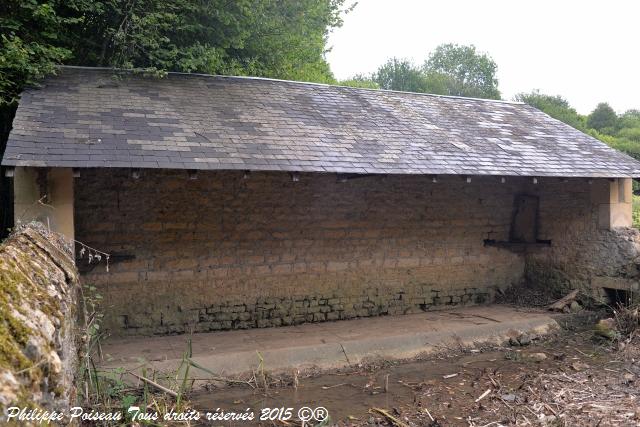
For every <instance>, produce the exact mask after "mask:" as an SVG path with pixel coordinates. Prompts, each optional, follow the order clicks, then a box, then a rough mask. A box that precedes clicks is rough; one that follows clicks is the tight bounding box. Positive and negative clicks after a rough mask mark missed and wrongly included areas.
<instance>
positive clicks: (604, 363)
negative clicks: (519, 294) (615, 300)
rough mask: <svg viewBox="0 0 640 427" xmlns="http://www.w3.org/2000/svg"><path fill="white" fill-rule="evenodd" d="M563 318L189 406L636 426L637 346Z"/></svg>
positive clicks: (387, 419)
mask: <svg viewBox="0 0 640 427" xmlns="http://www.w3.org/2000/svg"><path fill="white" fill-rule="evenodd" d="M559 320H560V323H561V324H563V326H564V329H563V330H562V331H561V332H559V333H558V334H556V335H554V336H552V337H546V338H544V339H541V338H540V337H536V336H521V337H514V339H512V340H511V342H510V343H509V344H505V345H503V346H499V347H490V348H481V349H461V348H446V349H442V353H441V355H439V356H430V357H428V358H425V359H423V360H415V361H410V362H406V363H389V362H377V363H376V362H373V363H369V364H363V365H358V366H352V367H350V368H348V369H344V370H341V371H337V372H332V373H324V374H313V373H311V374H308V375H307V376H301V377H299V378H297V387H295V386H294V385H293V383H294V382H296V380H294V379H292V378H290V377H286V378H283V377H281V378H271V379H270V380H269V381H267V382H268V384H269V387H268V388H267V390H266V392H265V390H264V388H262V389H260V390H258V389H252V388H250V387H242V386H236V387H225V388H214V389H209V390H201V391H197V392H195V393H194V394H193V395H191V396H190V400H191V404H192V406H193V407H195V408H197V409H200V410H216V409H217V408H221V409H223V410H224V411H244V410H246V409H247V408H251V409H252V410H254V411H255V413H256V414H257V415H259V414H260V412H261V409H263V408H282V407H284V408H286V407H292V408H293V409H294V411H297V409H298V408H300V407H303V406H308V407H312V408H315V407H318V406H322V407H324V408H326V409H327V410H328V413H329V415H330V420H327V421H325V423H324V424H322V425H339V426H373V425H380V426H385V425H388V426H392V425H395V426H431V427H436V426H501V425H504V426H511V425H522V426H525V425H534V426H640V399H639V398H640V340H638V339H636V340H632V341H631V342H629V343H624V342H623V343H612V342H610V341H606V340H603V339H599V338H597V337H595V336H594V333H593V325H594V323H595V318H594V317H593V316H589V315H579V316H575V315H573V316H564V317H561V318H559ZM294 418H295V417H294ZM319 424H320V423H316V425H319ZM216 425H220V424H216ZM224 425H230V426H231V425H238V426H240V425H242V426H246V425H251V424H250V423H248V422H246V421H242V422H229V423H227V424H224ZM254 425H265V426H266V425H282V426H287V425H288V426H295V425H300V422H299V421H294V420H291V419H290V420H287V421H278V420H275V421H263V422H259V421H254ZM306 425H313V424H310V423H307V424H306Z"/></svg>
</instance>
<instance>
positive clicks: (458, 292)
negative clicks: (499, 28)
mask: <svg viewBox="0 0 640 427" xmlns="http://www.w3.org/2000/svg"><path fill="white" fill-rule="evenodd" d="M524 185H525V180H524V179H511V180H507V182H506V183H500V180H499V178H474V179H473V180H472V182H471V183H467V182H466V181H465V180H464V179H463V178H461V177H445V178H439V179H438V182H436V183H434V182H432V180H431V178H430V177H426V176H386V177H383V176H369V177H360V178H357V179H351V180H348V181H346V182H339V181H338V180H337V178H336V175H335V174H326V175H324V174H301V175H300V180H299V181H298V182H293V181H292V179H291V177H290V176H289V174H286V173H252V174H251V175H250V176H249V178H248V179H244V178H243V174H242V173H241V172H207V173H202V172H201V173H199V174H198V179H195V180H190V179H189V178H188V174H187V173H186V172H185V171H177V172H171V171H144V173H143V174H142V176H141V177H140V178H139V179H133V178H132V177H131V176H130V173H129V172H127V171H124V170H88V171H83V173H82V177H81V178H78V179H77V180H76V184H75V194H76V197H75V200H76V203H75V217H76V235H77V238H78V240H80V241H83V242H85V243H87V244H89V245H91V246H94V247H96V248H98V249H100V250H103V251H106V252H110V253H112V254H113V256H112V258H111V266H110V271H109V272H108V273H107V271H106V270H105V268H104V265H97V266H94V267H93V269H92V270H91V271H87V272H86V273H85V278H84V280H85V282H86V283H88V284H95V285H97V286H98V287H99V289H100V293H101V294H102V295H103V296H104V297H105V303H106V307H105V309H106V313H107V317H106V319H105V322H106V326H107V327H108V328H109V329H110V330H111V332H112V333H113V334H115V335H122V334H151V333H178V332H186V331H190V330H194V331H209V330H219V329H231V328H248V327H264V326H273V325H289V324H297V323H301V322H309V321H323V320H334V319H346V318H353V317H363V316H372V315H384V314H401V313H409V312H416V311H421V310H428V309H431V308H435V307H441V306H449V305H453V304H466V303H481V302H489V301H491V300H492V299H493V295H494V292H495V289H496V288H497V287H503V288H504V287H507V286H510V285H511V284H513V283H517V282H519V281H520V280H521V279H522V276H523V272H524V259H523V257H522V255H521V254H517V253H513V252H511V251H508V250H504V249H498V248H494V247H485V246H484V240H485V239H494V240H507V239H508V235H509V228H510V223H511V216H512V210H513V199H514V195H515V194H518V193H521V192H522V190H523V186H524ZM585 185H586V183H585ZM81 267H83V266H81ZM83 268H84V269H85V270H86V266H84V267H83Z"/></svg>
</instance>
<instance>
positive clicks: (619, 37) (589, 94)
mask: <svg viewBox="0 0 640 427" xmlns="http://www.w3.org/2000/svg"><path fill="white" fill-rule="evenodd" d="M639 19H640V2H638V1H636V0H608V1H606V2H605V1H592V0H589V1H569V0H537V1H535V2H527V3H525V2H523V1H514V0H511V1H509V0H483V1H478V0H452V1H451V0H450V1H444V0H441V1H426V0H422V1H420V0H395V1H387V0H361V1H360V2H359V4H358V5H357V6H356V8H355V9H354V11H353V12H351V13H350V14H348V15H347V16H346V17H345V22H344V26H343V27H342V28H339V29H337V30H335V31H334V32H333V34H332V35H331V36H330V38H329V45H330V46H332V51H331V52H329V53H328V54H327V59H328V60H329V63H330V64H331V68H332V70H333V72H334V74H335V75H336V77H337V78H339V79H343V78H347V77H350V76H352V75H354V74H356V73H369V72H372V71H374V70H375V69H376V68H377V67H378V66H379V65H380V64H382V63H383V62H385V61H386V59H387V58H389V57H391V56H397V57H407V58H410V59H412V60H414V61H415V62H416V63H419V64H421V63H422V62H423V61H424V59H425V58H426V57H427V55H428V53H429V52H430V51H432V50H433V49H434V48H435V47H436V46H437V45H439V44H441V43H459V44H475V45H476V47H478V49H480V50H481V51H485V52H487V53H489V54H490V55H491V56H492V57H493V59H494V60H495V61H496V62H497V63H498V78H499V81H500V90H501V91H502V94H503V97H504V98H508V99H510V98H511V97H513V95H514V94H516V93H518V92H528V91H530V90H532V89H540V90H541V91H542V92H543V93H548V94H551V95H556V94H559V95H562V96H564V97H565V98H567V99H568V100H569V102H570V103H571V104H572V105H573V106H574V107H575V108H576V109H577V110H578V111H579V112H581V113H588V112H590V111H591V110H592V109H593V108H594V107H595V106H596V104H597V103H598V102H601V101H607V102H609V103H610V104H611V106H612V107H613V108H614V109H616V110H617V111H619V112H622V111H624V110H626V109H629V108H640V82H639V77H640V76H639V68H640V67H639V66H640V49H639V48H638V47H639V44H638V43H639V41H640V21H639Z"/></svg>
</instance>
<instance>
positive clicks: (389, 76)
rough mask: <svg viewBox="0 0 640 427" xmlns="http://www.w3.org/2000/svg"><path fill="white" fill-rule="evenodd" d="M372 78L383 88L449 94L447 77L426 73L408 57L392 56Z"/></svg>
mask: <svg viewBox="0 0 640 427" xmlns="http://www.w3.org/2000/svg"><path fill="white" fill-rule="evenodd" d="M371 80H373V81H374V82H376V83H377V84H378V86H379V87H380V88H382V89H388V90H398V91H403V92H419V93H433V94H439V95H447V94H448V93H447V85H446V78H443V76H441V75H437V74H432V75H428V74H426V73H425V72H424V71H423V70H422V69H420V67H418V66H416V65H414V64H413V63H412V62H411V61H409V60H408V59H398V58H391V59H389V60H387V62H386V63H384V64H383V65H381V66H380V67H379V68H378V70H377V71H376V72H375V73H373V75H372V76H371Z"/></svg>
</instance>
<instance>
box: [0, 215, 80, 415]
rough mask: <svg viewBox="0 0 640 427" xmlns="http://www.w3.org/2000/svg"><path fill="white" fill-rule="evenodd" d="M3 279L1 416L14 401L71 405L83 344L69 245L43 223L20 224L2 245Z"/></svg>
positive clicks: (32, 405)
mask: <svg viewBox="0 0 640 427" xmlns="http://www.w3.org/2000/svg"><path fill="white" fill-rule="evenodd" d="M0 285H1V286H0V422H2V421H6V418H5V417H6V413H5V410H6V409H7V408H10V407H20V408H28V409H37V408H39V409H45V410H57V411H60V410H65V409H68V407H69V405H70V403H73V402H74V399H75V385H74V382H73V381H74V378H75V375H76V368H77V366H76V365H77V361H78V351H77V349H78V344H79V343H78V342H77V333H76V332H77V329H76V320H77V317H78V313H77V307H78V306H77V304H78V301H79V292H78V291H79V277H78V272H77V271H76V269H75V267H74V265H73V258H72V256H71V245H70V244H69V243H68V242H67V241H65V240H64V239H63V238H62V237H61V236H60V235H58V234H56V233H51V232H49V231H48V230H47V229H46V228H45V227H44V226H43V225H42V224H37V223H33V224H29V225H28V226H25V227H22V228H21V229H19V230H18V231H16V232H14V233H13V234H12V235H11V236H9V238H7V239H6V240H5V241H4V242H3V243H2V246H0ZM13 422H14V424H12V425H17V424H15V419H14V420H13Z"/></svg>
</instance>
